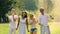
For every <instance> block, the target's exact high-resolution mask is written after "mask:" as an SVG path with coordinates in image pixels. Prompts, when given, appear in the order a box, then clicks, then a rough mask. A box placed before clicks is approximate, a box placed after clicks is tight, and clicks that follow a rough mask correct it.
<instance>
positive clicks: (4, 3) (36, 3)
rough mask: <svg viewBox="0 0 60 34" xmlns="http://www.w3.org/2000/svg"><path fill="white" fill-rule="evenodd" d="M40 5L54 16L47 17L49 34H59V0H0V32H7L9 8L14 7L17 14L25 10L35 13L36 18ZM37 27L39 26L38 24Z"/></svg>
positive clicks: (2, 33) (4, 33) (5, 33)
mask: <svg viewBox="0 0 60 34" xmlns="http://www.w3.org/2000/svg"><path fill="white" fill-rule="evenodd" d="M41 7H42V8H44V9H45V12H46V13H47V14H48V15H51V16H52V17H53V18H54V20H52V19H49V22H51V24H49V25H50V29H51V34H60V0H0V23H1V24H0V34H7V33H8V27H9V26H8V25H9V21H8V15H10V11H11V8H15V9H16V13H17V15H18V16H20V15H21V12H22V11H27V13H28V14H30V13H33V14H35V16H36V18H37V17H38V15H39V9H40V8H41ZM28 16H29V15H28ZM5 23H6V24H5ZM55 23H57V24H55ZM37 28H39V26H38V25H37ZM38 32H39V29H38ZM39 33H40V32H39Z"/></svg>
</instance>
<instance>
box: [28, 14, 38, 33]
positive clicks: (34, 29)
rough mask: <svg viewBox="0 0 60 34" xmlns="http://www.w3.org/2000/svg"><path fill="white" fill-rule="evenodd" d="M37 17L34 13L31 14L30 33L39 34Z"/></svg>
mask: <svg viewBox="0 0 60 34" xmlns="http://www.w3.org/2000/svg"><path fill="white" fill-rule="evenodd" d="M36 23H37V21H36V18H35V17H34V15H33V14H30V19H29V24H30V25H31V29H30V34H37V28H36Z"/></svg>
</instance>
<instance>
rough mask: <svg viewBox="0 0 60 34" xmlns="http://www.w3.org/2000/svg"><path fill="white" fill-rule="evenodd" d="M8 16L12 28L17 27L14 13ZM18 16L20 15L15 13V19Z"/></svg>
mask: <svg viewBox="0 0 60 34" xmlns="http://www.w3.org/2000/svg"><path fill="white" fill-rule="evenodd" d="M8 18H9V20H10V27H11V28H14V27H16V23H15V22H14V21H13V15H10V16H9V17H8ZM17 18H18V16H17V15H14V19H17Z"/></svg>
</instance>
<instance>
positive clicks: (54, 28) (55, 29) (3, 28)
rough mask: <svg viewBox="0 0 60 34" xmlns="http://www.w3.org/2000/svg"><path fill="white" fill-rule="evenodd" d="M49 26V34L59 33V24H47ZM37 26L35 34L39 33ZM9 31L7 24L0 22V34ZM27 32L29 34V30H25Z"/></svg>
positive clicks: (6, 33) (5, 33)
mask: <svg viewBox="0 0 60 34" xmlns="http://www.w3.org/2000/svg"><path fill="white" fill-rule="evenodd" d="M49 26H50V31H51V34H60V24H53V23H51V24H49ZM37 28H38V30H37V31H38V32H37V34H40V26H39V25H37ZM8 32H9V24H0V34H8ZM26 33H27V34H29V32H26ZM17 34H18V30H17Z"/></svg>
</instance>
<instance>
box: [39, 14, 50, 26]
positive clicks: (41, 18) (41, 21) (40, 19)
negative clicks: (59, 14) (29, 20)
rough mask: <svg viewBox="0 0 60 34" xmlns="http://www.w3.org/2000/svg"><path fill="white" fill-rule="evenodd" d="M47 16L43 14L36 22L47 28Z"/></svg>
mask: <svg viewBox="0 0 60 34" xmlns="http://www.w3.org/2000/svg"><path fill="white" fill-rule="evenodd" d="M48 17H49V16H48V15H47V14H44V15H40V16H39V17H38V22H39V23H40V24H41V25H44V26H48Z"/></svg>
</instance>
